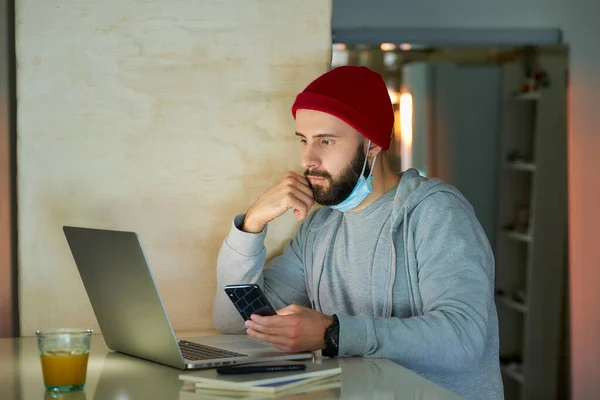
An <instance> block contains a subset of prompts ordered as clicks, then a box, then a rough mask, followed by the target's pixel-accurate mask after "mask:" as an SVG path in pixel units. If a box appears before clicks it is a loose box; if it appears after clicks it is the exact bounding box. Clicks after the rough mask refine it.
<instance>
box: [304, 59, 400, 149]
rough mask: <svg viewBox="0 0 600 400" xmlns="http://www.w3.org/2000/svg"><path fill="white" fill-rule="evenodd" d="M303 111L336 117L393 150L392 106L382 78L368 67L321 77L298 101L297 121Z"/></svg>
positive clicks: (347, 68)
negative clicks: (312, 111)
mask: <svg viewBox="0 0 600 400" xmlns="http://www.w3.org/2000/svg"><path fill="white" fill-rule="evenodd" d="M299 109H309V110H316V111H322V112H325V113H327V114H331V115H334V116H336V117H338V118H339V119H341V120H342V121H344V122H346V123H347V124H348V125H350V126H352V127H353V128H354V129H356V130H357V131H359V132H360V133H361V134H362V135H363V136H364V137H366V138H367V139H370V140H371V141H372V142H373V143H375V144H377V145H378V146H380V147H381V148H383V149H384V150H388V149H389V148H390V143H391V141H392V129H393V127H394V110H393V108H392V102H391V100H390V96H389V94H388V90H387V86H386V85H385V82H384V81H383V78H382V77H381V75H379V74H378V73H377V72H374V71H372V70H370V69H369V68H367V67H354V66H343V67H337V68H334V69H332V70H331V71H329V72H326V73H325V74H323V75H321V76H320V77H318V78H317V79H315V80H314V81H312V82H311V83H310V84H309V85H308V86H307V87H306V89H304V91H303V92H302V93H300V94H299V95H298V96H297V97H296V101H295V102H294V105H293V106H292V115H293V116H294V118H296V111H297V110H299Z"/></svg>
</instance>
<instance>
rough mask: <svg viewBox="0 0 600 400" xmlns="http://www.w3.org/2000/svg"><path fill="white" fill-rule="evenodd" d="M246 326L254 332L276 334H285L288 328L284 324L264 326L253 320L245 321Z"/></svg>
mask: <svg viewBox="0 0 600 400" xmlns="http://www.w3.org/2000/svg"><path fill="white" fill-rule="evenodd" d="M246 328H248V329H250V330H253V331H255V332H259V333H264V334H268V335H276V336H287V335H288V333H289V330H290V329H289V328H288V327H285V326H265V325H260V324H257V323H256V322H253V321H246Z"/></svg>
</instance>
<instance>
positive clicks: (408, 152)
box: [400, 92, 413, 171]
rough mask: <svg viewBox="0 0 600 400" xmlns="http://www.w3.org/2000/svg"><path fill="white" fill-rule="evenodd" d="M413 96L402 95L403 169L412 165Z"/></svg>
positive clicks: (401, 148) (405, 93) (401, 141)
mask: <svg viewBox="0 0 600 400" xmlns="http://www.w3.org/2000/svg"><path fill="white" fill-rule="evenodd" d="M412 142H413V98H412V94H410V93H408V92H404V93H402V94H401V95H400V157H401V167H402V171H406V170H407V169H409V168H411V167H412Z"/></svg>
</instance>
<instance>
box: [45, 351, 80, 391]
mask: <svg viewBox="0 0 600 400" xmlns="http://www.w3.org/2000/svg"><path fill="white" fill-rule="evenodd" d="M41 359H42V373H43V374H44V384H45V385H46V386H54V387H58V386H77V385H83V384H84V383H85V376H86V372H87V362H88V353H85V354H73V355H71V354H70V353H68V352H60V351H55V352H52V354H48V353H46V354H43V355H41Z"/></svg>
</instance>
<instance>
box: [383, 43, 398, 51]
mask: <svg viewBox="0 0 600 400" xmlns="http://www.w3.org/2000/svg"><path fill="white" fill-rule="evenodd" d="M379 47H380V48H381V50H382V51H394V50H396V45H395V44H394V43H381V46H379Z"/></svg>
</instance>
